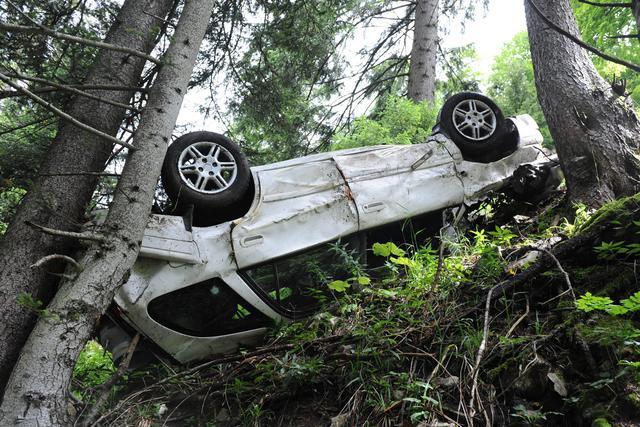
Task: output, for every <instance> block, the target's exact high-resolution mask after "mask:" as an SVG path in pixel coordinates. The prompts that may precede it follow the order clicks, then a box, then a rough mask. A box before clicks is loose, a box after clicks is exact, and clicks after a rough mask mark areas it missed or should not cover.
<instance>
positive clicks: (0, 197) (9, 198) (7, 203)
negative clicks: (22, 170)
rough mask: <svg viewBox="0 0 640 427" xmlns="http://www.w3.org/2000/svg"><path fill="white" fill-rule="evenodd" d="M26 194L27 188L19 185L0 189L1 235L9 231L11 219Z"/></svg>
mask: <svg viewBox="0 0 640 427" xmlns="http://www.w3.org/2000/svg"><path fill="white" fill-rule="evenodd" d="M25 194H26V190H24V189H22V188H17V187H11V188H8V189H6V190H4V191H2V190H0V236H2V235H3V234H4V233H5V232H6V231H7V226H8V225H9V221H11V218H12V217H13V214H14V213H15V210H16V208H17V207H18V204H20V201H21V200H22V198H23V197H24V195H25Z"/></svg>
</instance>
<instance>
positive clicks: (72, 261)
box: [31, 254, 82, 272]
mask: <svg viewBox="0 0 640 427" xmlns="http://www.w3.org/2000/svg"><path fill="white" fill-rule="evenodd" d="M55 260H60V261H64V262H66V263H68V264H71V265H72V266H73V268H74V269H75V270H76V271H77V272H81V271H82V266H81V265H80V264H78V261H76V260H75V259H73V258H71V257H70V256H66V255H59V254H53V255H47V256H46V257H44V258H41V259H40V260H39V261H37V262H36V263H35V264H33V265H32V266H31V268H38V267H42V266H43V265H45V264H46V263H48V262H50V261H55Z"/></svg>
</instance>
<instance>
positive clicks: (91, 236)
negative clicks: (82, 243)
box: [25, 221, 107, 243]
mask: <svg viewBox="0 0 640 427" xmlns="http://www.w3.org/2000/svg"><path fill="white" fill-rule="evenodd" d="M25 224H27V225H28V226H29V227H33V228H35V229H36V230H40V231H42V232H43V233H45V234H49V235H51V236H58V237H68V238H70V239H78V240H86V241H90V242H98V243H105V242H106V241H107V238H106V237H105V236H103V235H102V234H97V233H86V232H85V233H76V232H74V231H63V230H54V229H53V228H48V227H43V226H41V225H38V224H34V223H33V222H31V221H25Z"/></svg>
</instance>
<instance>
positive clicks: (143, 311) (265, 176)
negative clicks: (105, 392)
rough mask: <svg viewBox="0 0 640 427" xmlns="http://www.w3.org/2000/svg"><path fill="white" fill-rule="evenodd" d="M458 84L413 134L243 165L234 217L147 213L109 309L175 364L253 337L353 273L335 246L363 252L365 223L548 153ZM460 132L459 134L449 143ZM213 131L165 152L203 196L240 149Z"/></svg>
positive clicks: (472, 198) (523, 127)
mask: <svg viewBox="0 0 640 427" xmlns="http://www.w3.org/2000/svg"><path fill="white" fill-rule="evenodd" d="M463 95H464V94H463ZM466 95H467V96H459V97H458V98H454V101H452V102H449V101H448V102H449V107H450V108H449V110H450V112H447V111H446V107H447V104H445V107H443V111H442V112H441V115H447V116H446V117H444V118H443V117H441V119H440V126H436V128H435V132H434V134H433V135H432V136H430V137H429V138H428V139H427V141H426V142H424V143H423V144H415V145H396V146H394V145H385V146H371V147H363V148H356V149H349V150H341V151H334V152H328V153H321V154H315V155H311V156H306V157H302V158H297V159H292V160H288V161H284V162H279V163H274V164H269V165H264V166H259V167H253V168H251V169H250V171H249V172H248V173H247V176H248V179H249V180H250V182H249V184H246V185H245V184H243V187H244V188H245V191H248V192H249V193H248V194H250V196H247V193H245V194H244V195H243V197H245V201H246V200H248V202H247V203H246V204H247V206H248V208H247V209H248V210H246V211H245V212H243V213H242V215H241V216H239V217H236V218H235V219H231V220H224V221H222V222H220V223H216V224H213V225H207V226H192V225H191V224H190V221H189V217H188V216H185V217H180V216H170V215H153V216H152V218H151V220H150V223H149V225H148V228H147V229H146V231H145V236H144V239H143V241H142V246H141V251H140V255H139V258H138V260H137V262H136V263H135V265H134V267H133V269H132V271H131V276H130V278H129V279H128V281H127V282H126V283H125V284H124V285H123V286H122V287H121V288H120V290H119V291H118V292H117V294H116V296H115V299H114V308H113V310H112V315H113V314H114V313H117V317H119V318H120V319H119V321H120V320H121V321H124V323H125V324H126V325H127V327H128V328H133V329H134V330H137V331H140V332H141V333H142V334H143V335H144V336H146V337H147V338H148V339H149V340H151V341H152V342H154V343H155V344H157V345H158V346H159V347H160V348H161V349H162V350H163V351H164V352H166V353H167V354H169V355H170V356H171V357H173V358H174V359H175V360H177V361H178V362H181V363H186V362H190V361H194V360H198V359H203V358H206V357H209V356H211V355H213V354H220V353H226V352H230V351H233V350H235V349H237V348H238V347H240V346H243V347H244V346H252V345H255V344H257V343H259V342H260V340H261V339H262V337H263V336H264V333H265V331H266V330H267V328H268V327H269V326H270V325H272V324H273V323H274V322H280V321H289V320H295V319H298V318H302V317H305V316H308V315H309V314H311V313H313V312H314V311H315V310H317V308H318V306H319V303H320V302H322V300H323V299H324V298H327V297H328V293H329V292H330V291H329V289H328V286H327V283H328V281H331V280H339V279H344V278H347V277H349V275H350V274H351V273H350V271H349V270H348V268H346V267H345V265H344V262H342V261H341V260H340V251H336V249H335V245H336V243H339V244H340V245H343V246H346V247H348V250H349V251H353V252H354V253H357V254H361V255H362V257H361V259H360V260H361V261H363V260H366V248H367V247H368V246H370V245H371V244H372V243H374V241H371V233H372V232H374V231H375V230H379V229H380V228H381V227H385V226H387V225H389V224H393V223H397V222H399V221H403V220H406V219H408V218H414V217H420V216H421V215H424V214H428V213H430V212H434V211H439V210H441V209H444V208H447V207H454V206H461V205H470V204H472V203H474V202H477V201H479V200H481V199H483V198H485V197H486V196H487V195H488V193H489V192H491V191H494V190H498V189H500V188H502V187H504V186H505V185H506V184H507V183H508V182H509V180H510V179H511V177H512V175H513V173H514V171H516V169H518V167H520V166H521V165H523V164H528V165H536V164H540V163H542V162H544V161H546V160H547V159H546V156H545V155H544V154H543V152H542V150H541V147H540V144H541V143H542V135H541V134H540V132H539V130H538V126H537V124H536V123H535V121H534V120H533V119H532V118H531V117H530V116H528V115H521V116H517V117H514V118H510V119H504V118H502V117H500V116H501V113H499V110H497V111H496V108H497V107H494V106H492V105H490V104H489V102H488V101H487V100H486V99H485V98H484V97H478V96H474V97H469V96H468V94H466ZM469 99H471V101H474V102H470V101H469ZM487 109H488V110H491V112H492V113H493V116H491V114H490V113H488V112H487V111H488V110H487ZM498 113H499V114H498ZM447 118H448V119H449V122H448V123H447ZM501 127H502V128H504V129H506V130H501V129H500V128H501ZM477 128H481V129H485V132H484V134H483V133H482V132H481V131H479V130H476V129H477ZM468 129H471V130H472V131H471V132H469V133H466V134H465V132H464V131H465V130H468ZM456 132H457V133H458V135H457V141H456V138H455V137H452V134H454V133H456ZM500 132H503V134H502V135H498V134H499V133H500ZM205 134H206V135H205ZM487 135H488V136H487ZM505 135H506V136H505ZM461 136H462V137H465V138H464V140H463V141H462V142H466V143H467V144H470V145H467V146H465V144H460V138H461ZM491 137H494V138H495V137H500V138H503V139H504V141H503V142H500V143H496V144H497V148H495V149H492V150H489V151H487V150H486V145H483V144H484V142H483V141H487V140H489V139H490V138H491ZM220 138H222V137H220V136H219V135H215V134H208V133H199V135H198V136H197V137H194V138H192V139H190V140H188V141H187V143H185V144H183V146H182V147H181V149H180V150H177V152H176V155H175V156H174V157H173V158H169V159H168V160H167V161H168V162H169V166H168V167H172V165H173V167H174V169H175V171H174V172H175V176H176V184H179V183H180V180H182V182H183V184H184V185H186V186H188V187H190V189H191V190H195V192H197V191H198V189H201V190H202V191H201V193H202V195H206V194H217V193H224V191H226V190H227V189H228V188H230V187H232V186H233V185H235V183H236V182H237V179H238V177H239V176H240V175H241V172H242V171H240V170H238V169H239V165H240V162H241V161H242V159H238V158H237V157H234V155H233V152H232V151H233V150H232V149H231V148H229V146H228V145H226V144H227V142H224V144H222V143H220V144H219V142H220V141H223V140H222V139H220ZM203 139H205V140H208V141H205V142H206V143H207V144H205V145H203V142H202V140H203ZM176 142H178V141H176ZM174 144H175V143H174ZM194 147H195V148H196V149H195V150H194V149H193V148H194ZM469 147H471V148H469ZM483 147H485V149H484V150H482V148H483ZM223 150H225V151H226V153H225V152H224V151H223ZM185 153H187V154H185ZM188 153H191V154H188ZM220 159H222V160H220ZM233 164H235V165H236V170H234V169H233ZM225 165H226V166H225ZM224 167H227V169H226V170H228V171H229V172H228V173H226V175H225V174H223V171H224V170H225V169H224ZM181 170H183V171H186V172H188V173H186V174H181V173H180V171H181ZM217 174H219V178H218V175H217ZM203 176H204V177H206V176H210V177H212V178H211V180H212V181H213V184H211V185H210V184H208V183H206V182H207V180H206V179H204V178H203ZM164 180H165V175H163V181H164ZM175 187H176V188H177V187H178V186H177V185H176V186H175ZM197 196H198V197H200V196H199V195H197ZM234 200H235V201H234V202H233V203H236V204H237V203H243V202H242V201H241V198H240V197H234ZM196 201H197V200H196ZM211 208H212V207H209V209H211ZM216 222H217V221H216ZM197 225H200V224H197ZM364 262H366V261H364ZM114 328H115V327H114V326H113V325H110V326H108V327H106V328H104V329H103V331H102V332H101V340H102V342H103V343H106V344H107V347H108V348H109V349H110V350H112V351H113V352H114V356H115V357H117V353H122V351H123V349H125V348H126V336H125V335H123V334H119V333H116V332H114V331H115V329H114Z"/></svg>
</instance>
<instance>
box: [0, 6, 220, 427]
mask: <svg viewBox="0 0 640 427" xmlns="http://www.w3.org/2000/svg"><path fill="white" fill-rule="evenodd" d="M212 9H213V0H187V1H186V2H185V6H184V9H183V11H182V14H181V17H180V21H179V24H178V27H177V28H176V31H175V34H174V35H173V41H172V43H171V45H170V47H169V49H168V50H167V53H166V54H165V56H164V58H163V63H164V65H163V66H162V69H161V70H160V72H159V73H158V77H157V79H156V81H155V84H154V85H153V88H152V89H151V92H150V94H149V101H148V103H147V106H146V108H145V110H144V112H143V113H142V117H141V122H140V126H139V127H138V131H137V132H136V136H135V141H136V147H137V150H136V151H134V152H133V153H130V154H129V157H128V159H127V163H126V165H125V167H124V170H123V173H122V177H121V178H120V181H119V183H118V190H119V191H118V192H117V193H116V196H115V197H114V200H113V204H112V206H111V208H110V209H109V214H108V216H107V219H106V221H105V224H104V225H103V226H102V232H103V233H104V234H105V235H106V236H107V239H108V241H107V243H104V244H101V245H100V244H95V245H93V246H92V247H90V248H89V250H88V251H87V252H86V254H85V256H84V257H83V259H82V261H81V264H82V265H83V267H84V268H83V270H82V272H81V273H80V274H79V275H78V277H77V278H76V279H75V280H70V281H67V282H65V283H63V285H62V287H61V288H60V290H59V291H58V292H57V294H56V296H55V297H54V299H53V301H52V302H51V304H50V305H49V307H48V311H49V314H48V316H47V317H46V318H44V317H43V318H41V319H40V320H39V321H38V323H37V324H36V327H35V328H34V330H33V332H32V333H31V335H30V336H29V339H28V340H27V343H26V344H25V345H24V348H23V351H22V353H21V354H20V358H19V359H18V361H17V363H16V365H15V368H14V370H13V372H12V374H11V377H10V379H9V382H8V384H7V387H6V390H5V395H4V401H3V402H2V406H1V407H0V425H12V424H14V423H16V422H17V421H21V424H20V425H21V426H36V425H40V426H44V425H47V426H51V425H53V426H57V425H67V424H69V422H70V421H71V418H72V415H71V414H70V413H69V411H68V407H67V404H68V400H67V396H68V387H69V383H70V380H71V375H72V371H73V365H74V362H75V360H76V358H77V356H78V354H79V352H80V350H81V349H82V347H83V345H84V343H85V342H86V341H87V340H88V339H89V337H90V335H91V332H92V330H93V328H94V325H95V322H96V321H97V320H98V318H99V317H100V315H101V314H102V313H103V312H104V311H105V310H106V309H107V307H108V306H109V304H110V302H111V300H112V298H113V295H114V293H115V291H116V289H117V288H118V287H119V286H120V285H121V284H122V283H123V281H125V280H126V277H127V275H128V271H129V269H130V268H131V266H132V265H133V263H134V262H135V259H136V257H137V255H138V252H139V249H140V242H141V241H142V236H143V234H144V229H145V227H146V225H147V222H148V218H149V214H150V212H151V205H152V203H153V197H154V192H155V187H156V183H157V180H158V176H159V174H160V169H161V167H162V160H163V158H164V155H165V153H166V150H167V146H168V144H169V141H170V137H171V133H172V131H173V128H174V126H175V122H176V119H177V117H178V113H179V111H180V106H181V104H182V100H183V97H184V94H185V93H186V91H187V85H188V83H189V79H190V76H191V72H192V70H193V66H194V64H195V61H196V57H197V54H198V50H199V47H200V44H201V42H202V39H203V37H204V34H205V31H206V28H207V23H208V22H209V17H210V16H211V12H212Z"/></svg>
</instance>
